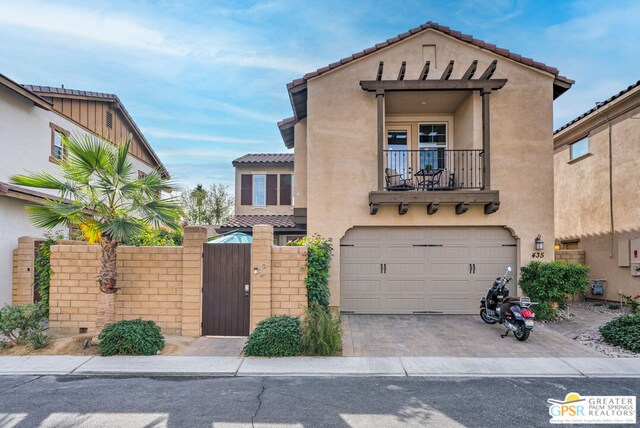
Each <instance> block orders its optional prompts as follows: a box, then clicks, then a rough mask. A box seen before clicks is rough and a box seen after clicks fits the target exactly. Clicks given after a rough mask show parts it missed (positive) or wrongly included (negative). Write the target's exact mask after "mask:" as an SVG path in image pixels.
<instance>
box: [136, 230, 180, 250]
mask: <svg viewBox="0 0 640 428" xmlns="http://www.w3.org/2000/svg"><path fill="white" fill-rule="evenodd" d="M183 240H184V232H183V231H182V229H180V230H177V231H176V230H172V229H169V228H167V227H150V226H149V227H145V229H144V230H142V231H141V232H140V233H138V234H137V235H136V236H133V237H131V238H128V239H127V240H126V241H125V242H124V243H125V245H131V246H135V247H175V246H180V245H182V241H183Z"/></svg>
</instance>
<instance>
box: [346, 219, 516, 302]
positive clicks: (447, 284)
mask: <svg viewBox="0 0 640 428" xmlns="http://www.w3.org/2000/svg"><path fill="white" fill-rule="evenodd" d="M516 250H517V248H516V241H515V239H514V238H513V237H512V236H511V233H510V232H509V231H508V230H507V229H505V228H503V227H435V226H434V227H393V226H389V227H354V228H352V229H350V230H349V231H347V233H346V235H345V237H344V238H343V239H342V240H341V242H340V252H341V254H340V272H341V273H340V275H341V291H340V305H341V310H342V311H343V312H348V313H363V314H414V313H434V314H435V313H442V314H475V313H477V311H478V306H479V301H480V298H481V297H482V296H483V295H485V294H486V289H487V288H488V287H490V286H491V284H492V283H493V280H494V279H495V278H496V277H497V276H500V275H502V274H503V273H504V272H505V270H506V268H507V266H511V267H513V268H514V269H515V268H516ZM509 288H510V290H511V292H512V294H516V293H515V289H516V288H515V284H514V283H513V282H512V283H510V287H509Z"/></svg>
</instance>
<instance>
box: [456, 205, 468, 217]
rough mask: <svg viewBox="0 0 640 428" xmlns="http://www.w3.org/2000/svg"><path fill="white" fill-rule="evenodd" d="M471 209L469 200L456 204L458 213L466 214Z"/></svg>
mask: <svg viewBox="0 0 640 428" xmlns="http://www.w3.org/2000/svg"><path fill="white" fill-rule="evenodd" d="M467 211H469V202H460V203H459V204H458V205H456V214H458V215H460V214H464V213H466V212H467Z"/></svg>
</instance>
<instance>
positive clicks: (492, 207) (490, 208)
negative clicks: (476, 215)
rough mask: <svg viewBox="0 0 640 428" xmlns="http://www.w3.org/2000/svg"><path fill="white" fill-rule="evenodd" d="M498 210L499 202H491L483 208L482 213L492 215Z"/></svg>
mask: <svg viewBox="0 0 640 428" xmlns="http://www.w3.org/2000/svg"><path fill="white" fill-rule="evenodd" d="M499 208H500V201H496V202H491V203H488V204H486V205H485V206H484V213H485V214H493V213H494V212H496V211H498V209H499Z"/></svg>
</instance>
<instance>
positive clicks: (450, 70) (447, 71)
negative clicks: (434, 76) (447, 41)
mask: <svg viewBox="0 0 640 428" xmlns="http://www.w3.org/2000/svg"><path fill="white" fill-rule="evenodd" d="M451 73H453V60H451V61H449V65H447V68H445V69H444V73H442V76H441V77H440V80H449V77H451Z"/></svg>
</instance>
